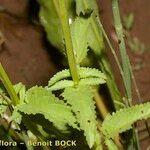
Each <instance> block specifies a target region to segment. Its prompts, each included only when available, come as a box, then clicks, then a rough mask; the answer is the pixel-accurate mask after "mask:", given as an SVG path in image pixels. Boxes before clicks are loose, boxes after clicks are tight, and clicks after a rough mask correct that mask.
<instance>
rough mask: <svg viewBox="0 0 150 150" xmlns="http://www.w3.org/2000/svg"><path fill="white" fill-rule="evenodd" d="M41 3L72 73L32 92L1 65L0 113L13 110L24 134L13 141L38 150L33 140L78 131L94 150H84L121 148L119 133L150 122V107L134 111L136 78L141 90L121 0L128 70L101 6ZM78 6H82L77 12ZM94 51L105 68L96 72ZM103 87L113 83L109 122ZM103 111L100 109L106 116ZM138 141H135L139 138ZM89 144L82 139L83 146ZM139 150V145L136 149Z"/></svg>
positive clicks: (66, 0)
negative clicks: (99, 94)
mask: <svg viewBox="0 0 150 150" xmlns="http://www.w3.org/2000/svg"><path fill="white" fill-rule="evenodd" d="M38 2H39V4H40V19H41V22H42V24H43V26H44V27H45V30H46V32H47V36H48V39H49V41H50V42H51V43H52V44H53V45H54V46H55V47H57V48H58V49H59V50H60V52H62V53H63V54H64V55H65V56H66V58H67V60H68V66H69V69H64V70H62V71H60V72H58V73H56V74H55V75H54V76H53V77H52V78H51V79H50V80H49V82H48V85H47V86H46V87H42V86H35V87H32V88H30V89H26V88H25V85H23V84H21V83H19V84H17V85H14V86H13V85H12V83H11V82H10V80H9V78H8V76H7V74H6V73H5V71H4V69H3V67H2V65H1V64H0V79H1V81H2V83H3V86H4V88H1V90H0V113H1V115H3V113H4V112H5V111H6V109H7V108H9V110H10V112H11V114H10V123H11V122H13V123H14V124H15V128H16V129H18V130H19V131H20V132H16V131H15V130H14V129H13V128H10V131H11V133H13V134H12V137H13V139H16V137H18V136H19V139H20V141H24V143H25V144H26V147H27V149H34V147H33V145H29V144H28V141H29V140H30V138H33V137H34V136H36V138H34V140H33V139H32V140H33V141H41V142H43V141H45V140H47V139H50V140H55V139H59V140H61V139H65V140H67V139H69V138H71V135H72V134H73V133H74V132H77V135H78V136H80V133H81V132H83V134H84V136H85V139H86V143H87V145H88V147H87V145H86V144H83V147H80V149H89V148H90V149H96V150H101V149H103V146H104V145H106V146H108V149H110V150H116V149H119V147H118V146H119V144H118V143H117V140H116V139H118V138H119V134H120V133H122V132H125V131H128V130H129V129H132V125H133V124H134V123H135V122H136V121H138V120H141V119H147V118H149V117H150V103H145V104H140V105H136V106H132V95H131V79H133V82H134V85H135V87H136V89H137V86H136V82H135V80H134V76H133V73H132V68H131V65H130V62H129V58H128V55H127V54H126V48H125V43H124V39H123V31H122V25H121V21H120V15H119V9H118V1H117V0H113V1H112V6H113V13H114V16H115V17H114V20H115V27H116V32H117V35H118V39H119V40H120V42H121V43H120V53H121V56H122V66H121V64H120V62H119V61H118V57H117V55H116V54H115V51H114V49H113V47H112V45H111V43H110V41H109V39H108V37H107V34H106V33H105V30H104V28H103V26H102V24H101V22H100V20H99V17H98V16H99V13H98V8H97V4H96V1H94V0H93V1H91V0H76V1H73V0H57V1H56V0H38ZM74 3H75V4H76V7H73V6H74ZM69 22H70V23H69ZM56 33H57V34H56ZM102 33H103V34H104V37H105V38H106V41H107V42H108V45H109V46H110V48H111V51H112V52H113V55H114V57H115V59H116V62H117V64H118V67H119V69H120V73H121V75H122V78H123V82H124V86H125V89H126V94H125V97H126V99H127V102H126V103H124V102H123V100H122V97H121V94H120V93H119V91H118V88H117V85H116V84H115V81H114V77H113V74H112V73H111V69H110V66H109V62H108V60H107V57H106V54H105V53H106V52H105V50H104V43H103V36H102ZM88 52H91V53H92V57H93V58H96V59H95V61H97V62H98V64H99V65H98V67H99V69H96V68H95V67H94V64H93V67H91V68H89V67H87V64H86V63H85V61H86V59H88ZM90 61H91V60H90ZM83 65H84V66H83ZM100 69H101V70H100ZM102 84H107V87H108V89H109V92H110V94H111V99H112V102H113V105H114V108H115V112H113V113H112V114H107V116H106V117H105V118H103V120H102V119H101V118H100V117H98V115H97V111H96V105H95V101H94V98H95V93H94V91H95V89H96V90H97V89H98V86H99V85H102ZM138 94H139V93H138ZM103 109H104V108H102V107H100V111H103ZM130 114H133V115H132V116H131V115H130ZM99 120H100V121H99ZM118 120H119V122H118ZM116 123H117V125H116ZM24 126H25V127H26V128H27V129H26V128H25V127H24ZM133 130H134V127H133ZM130 131H132V130H130ZM28 132H32V133H33V134H34V136H33V135H32V137H29V134H28ZM133 136H134V137H135V135H134V134H133ZM84 142H85V141H84V139H82V143H84ZM135 142H136V141H135ZM51 146H52V147H51ZM53 146H56V145H50V146H42V149H51V148H53ZM127 147H128V146H127ZM54 148H55V147H54ZM64 148H66V147H64ZM75 148H76V147H75ZM133 148H136V146H135V145H133ZM77 149H78V148H77Z"/></svg>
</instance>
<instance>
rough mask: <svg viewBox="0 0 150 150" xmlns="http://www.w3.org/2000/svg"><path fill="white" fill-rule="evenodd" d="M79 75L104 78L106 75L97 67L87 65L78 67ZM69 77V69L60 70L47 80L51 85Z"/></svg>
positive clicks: (81, 76)
mask: <svg viewBox="0 0 150 150" xmlns="http://www.w3.org/2000/svg"><path fill="white" fill-rule="evenodd" d="M78 73H79V76H80V78H81V79H82V78H90V77H95V78H102V79H104V80H106V76H105V75H104V74H103V73H102V72H101V71H100V70H98V69H95V68H88V67H80V68H79V72H78ZM69 77H71V74H70V71H69V69H65V70H62V71H60V72H58V73H56V74H55V75H54V76H53V77H52V78H51V79H50V81H49V82H48V86H51V85H53V84H55V83H56V82H58V81H59V80H62V79H65V78H69Z"/></svg>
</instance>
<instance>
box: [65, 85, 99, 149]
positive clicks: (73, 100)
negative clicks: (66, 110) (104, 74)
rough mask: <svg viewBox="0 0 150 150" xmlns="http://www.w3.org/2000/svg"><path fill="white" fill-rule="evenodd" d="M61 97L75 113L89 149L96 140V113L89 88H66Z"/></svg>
mask: <svg viewBox="0 0 150 150" xmlns="http://www.w3.org/2000/svg"><path fill="white" fill-rule="evenodd" d="M63 97H64V99H65V100H67V103H69V104H70V105H71V107H72V110H73V111H74V112H75V114H76V116H77V121H78V123H79V125H80V128H81V129H82V130H84V135H85V137H86V140H87V143H88V145H89V147H90V148H91V147H92V146H93V145H94V143H95V142H96V138H97V127H96V125H97V123H96V112H95V105H94V101H93V94H92V92H91V88H90V87H89V86H78V87H76V88H73V87H70V88H66V89H65V90H64V93H63Z"/></svg>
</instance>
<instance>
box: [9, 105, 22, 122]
mask: <svg viewBox="0 0 150 150" xmlns="http://www.w3.org/2000/svg"><path fill="white" fill-rule="evenodd" d="M10 120H11V121H15V122H16V123H18V124H20V123H21V120H22V115H21V114H20V112H18V107H17V106H16V107H15V108H14V111H13V113H12V115H11V117H10Z"/></svg>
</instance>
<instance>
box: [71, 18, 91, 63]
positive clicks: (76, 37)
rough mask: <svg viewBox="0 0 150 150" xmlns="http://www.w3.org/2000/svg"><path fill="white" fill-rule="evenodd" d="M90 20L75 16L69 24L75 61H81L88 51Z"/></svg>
mask: <svg viewBox="0 0 150 150" xmlns="http://www.w3.org/2000/svg"><path fill="white" fill-rule="evenodd" d="M89 30H90V22H89V19H83V18H79V17H78V18H77V19H76V20H75V21H74V22H73V23H72V24H71V36H72V43H73V49H74V52H75V55H76V60H77V63H78V64H79V63H81V62H82V60H83V59H84V58H85V57H86V55H87V52H88V39H89Z"/></svg>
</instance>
